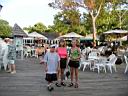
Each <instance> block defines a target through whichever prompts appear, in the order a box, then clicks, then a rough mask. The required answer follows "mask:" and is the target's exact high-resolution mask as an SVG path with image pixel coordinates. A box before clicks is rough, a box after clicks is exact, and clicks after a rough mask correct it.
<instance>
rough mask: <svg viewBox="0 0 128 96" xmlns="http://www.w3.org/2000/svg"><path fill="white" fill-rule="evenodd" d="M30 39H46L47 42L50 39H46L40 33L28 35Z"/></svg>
mask: <svg viewBox="0 0 128 96" xmlns="http://www.w3.org/2000/svg"><path fill="white" fill-rule="evenodd" d="M28 37H32V38H40V39H45V40H47V39H48V38H47V37H45V36H44V35H41V34H39V33H37V32H32V33H29V34H28Z"/></svg>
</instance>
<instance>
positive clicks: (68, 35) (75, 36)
mask: <svg viewBox="0 0 128 96" xmlns="http://www.w3.org/2000/svg"><path fill="white" fill-rule="evenodd" d="M83 37H84V36H82V35H79V34H77V33H75V32H71V33H68V34H65V35H62V36H60V37H58V38H59V39H60V38H83Z"/></svg>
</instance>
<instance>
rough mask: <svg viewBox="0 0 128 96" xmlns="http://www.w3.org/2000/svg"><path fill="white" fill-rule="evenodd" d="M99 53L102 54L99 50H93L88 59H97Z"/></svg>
mask: <svg viewBox="0 0 128 96" xmlns="http://www.w3.org/2000/svg"><path fill="white" fill-rule="evenodd" d="M99 55H100V53H99V52H91V53H89V56H88V59H90V60H94V59H97V58H98V56H99Z"/></svg>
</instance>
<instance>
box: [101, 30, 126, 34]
mask: <svg viewBox="0 0 128 96" xmlns="http://www.w3.org/2000/svg"><path fill="white" fill-rule="evenodd" d="M103 34H128V31H127V30H109V31H106V32H104V33H103Z"/></svg>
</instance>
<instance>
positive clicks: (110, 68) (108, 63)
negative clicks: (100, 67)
mask: <svg viewBox="0 0 128 96" xmlns="http://www.w3.org/2000/svg"><path fill="white" fill-rule="evenodd" d="M116 60H117V57H116V56H114V57H112V58H111V59H110V60H109V61H108V62H106V63H104V64H105V66H106V67H107V68H109V70H110V72H111V73H112V68H114V70H115V72H117V70H116V64H115V62H116Z"/></svg>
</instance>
